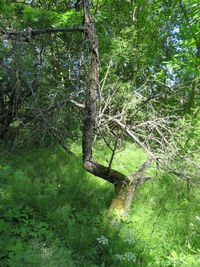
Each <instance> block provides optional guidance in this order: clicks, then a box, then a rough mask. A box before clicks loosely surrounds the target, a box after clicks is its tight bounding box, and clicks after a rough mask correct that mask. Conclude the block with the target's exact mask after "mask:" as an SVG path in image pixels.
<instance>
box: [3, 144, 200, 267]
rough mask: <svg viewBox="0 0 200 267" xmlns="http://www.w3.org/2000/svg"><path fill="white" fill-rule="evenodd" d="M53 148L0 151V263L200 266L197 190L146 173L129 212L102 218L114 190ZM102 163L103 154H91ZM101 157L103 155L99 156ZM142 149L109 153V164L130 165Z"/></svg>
mask: <svg viewBox="0 0 200 267" xmlns="http://www.w3.org/2000/svg"><path fill="white" fill-rule="evenodd" d="M73 152H74V153H75V156H68V155H67V154H66V153H65V152H64V151H63V150H62V149H61V148H58V147H55V146H54V147H40V148H38V147H36V146H31V147H27V148H23V149H21V150H19V151H17V152H15V153H12V154H8V151H7V150H6V148H5V147H4V148H2V149H1V151H0V266H2V267H4V266H9V267H22V266H30V267H47V266H48V267H56V266H58V267H65V266H66V267H70V266H86V267H95V266H96V267H97V266H101V267H103V266H104V267H105V266H107V267H115V266H119V267H120V266H122V267H123V266H124V267H129V266H144V267H146V266H147V267H148V266H153V267H154V266H155V267H162V266H163V267H164V266H178V267H179V266H181V267H183V266H185V267H199V266H200V190H197V189H195V188H192V189H191V193H190V196H188V191H187V186H186V183H185V181H182V180H180V179H177V178H176V177H173V176H171V175H169V174H166V173H164V172H161V171H158V170H155V169H153V168H152V169H151V170H149V171H150V172H151V174H152V175H153V178H152V179H151V180H149V181H148V182H146V183H144V184H143V185H142V186H140V188H139V189H138V191H137V193H136V197H135V199H134V201H133V205H132V208H131V210H130V213H129V215H128V216H127V218H125V219H121V220H118V219H117V218H115V219H109V218H108V217H107V212H108V207H109V205H110V203H111V199H112V195H113V192H114V190H113V189H114V188H113V186H112V185H111V184H109V183H108V182H106V181H103V180H101V179H99V178H97V177H94V176H92V175H90V174H88V173H87V172H86V171H85V170H84V169H83V168H82V162H81V147H80V146H79V145H74V147H73ZM94 154H95V157H96V158H98V160H100V161H101V162H102V163H105V162H106V161H109V153H108V151H105V149H103V148H101V146H100V145H98V146H97V147H96V150H95V151H94ZM107 155H108V156H107ZM144 159H145V154H144V153H142V152H141V150H139V149H137V148H136V147H135V146H134V145H131V144H129V143H128V144H127V145H126V148H125V149H124V150H123V151H122V152H120V153H118V154H117V155H116V158H115V160H114V163H113V166H112V167H113V168H116V169H117V170H119V171H122V172H124V173H126V174H129V173H130V172H132V171H134V170H137V168H138V167H139V166H140V164H141V163H142V162H143V160H144Z"/></svg>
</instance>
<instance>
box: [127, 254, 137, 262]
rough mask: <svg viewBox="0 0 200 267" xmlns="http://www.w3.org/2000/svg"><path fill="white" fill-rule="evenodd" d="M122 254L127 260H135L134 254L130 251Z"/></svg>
mask: <svg viewBox="0 0 200 267" xmlns="http://www.w3.org/2000/svg"><path fill="white" fill-rule="evenodd" d="M124 256H125V258H126V260H127V261H132V262H136V256H135V255H134V254H133V253H132V252H126V253H125V254H124Z"/></svg>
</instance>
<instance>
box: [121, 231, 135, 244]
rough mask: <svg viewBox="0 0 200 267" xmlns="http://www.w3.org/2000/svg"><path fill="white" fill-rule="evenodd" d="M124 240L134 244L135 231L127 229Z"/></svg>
mask: <svg viewBox="0 0 200 267" xmlns="http://www.w3.org/2000/svg"><path fill="white" fill-rule="evenodd" d="M124 241H125V242H127V243H128V244H129V245H131V244H134V242H135V239H134V235H133V233H131V232H130V231H125V235H124Z"/></svg>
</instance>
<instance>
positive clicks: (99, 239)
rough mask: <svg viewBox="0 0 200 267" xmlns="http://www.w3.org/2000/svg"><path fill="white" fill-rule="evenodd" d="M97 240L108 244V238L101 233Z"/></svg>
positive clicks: (102, 243)
mask: <svg viewBox="0 0 200 267" xmlns="http://www.w3.org/2000/svg"><path fill="white" fill-rule="evenodd" d="M97 242H98V243H99V244H101V245H104V246H107V245H108V239H107V238H106V237H105V236H103V235H101V236H100V237H98V238H97Z"/></svg>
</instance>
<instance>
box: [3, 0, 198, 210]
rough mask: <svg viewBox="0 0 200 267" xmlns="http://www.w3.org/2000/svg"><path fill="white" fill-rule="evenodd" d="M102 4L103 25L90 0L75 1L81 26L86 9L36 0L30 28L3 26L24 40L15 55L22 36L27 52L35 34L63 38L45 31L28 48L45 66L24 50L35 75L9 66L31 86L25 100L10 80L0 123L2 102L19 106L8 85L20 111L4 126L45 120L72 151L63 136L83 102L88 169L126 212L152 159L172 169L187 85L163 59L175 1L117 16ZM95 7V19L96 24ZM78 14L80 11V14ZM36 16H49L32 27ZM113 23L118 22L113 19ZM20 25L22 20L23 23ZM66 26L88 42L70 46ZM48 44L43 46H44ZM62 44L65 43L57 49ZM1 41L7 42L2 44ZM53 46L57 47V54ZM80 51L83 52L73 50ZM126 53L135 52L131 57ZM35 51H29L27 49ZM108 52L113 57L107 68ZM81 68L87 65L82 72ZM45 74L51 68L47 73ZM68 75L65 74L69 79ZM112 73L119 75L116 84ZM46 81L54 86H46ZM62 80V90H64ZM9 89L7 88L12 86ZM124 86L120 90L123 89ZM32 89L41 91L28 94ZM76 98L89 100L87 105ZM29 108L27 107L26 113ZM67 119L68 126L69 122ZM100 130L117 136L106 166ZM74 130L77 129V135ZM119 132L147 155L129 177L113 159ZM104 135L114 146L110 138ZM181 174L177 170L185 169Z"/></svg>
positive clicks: (7, 34)
mask: <svg viewBox="0 0 200 267" xmlns="http://www.w3.org/2000/svg"><path fill="white" fill-rule="evenodd" d="M97 3H98V2H97ZM99 4H101V5H102V10H103V11H102V14H103V15H104V16H105V17H106V19H107V20H108V23H107V24H105V25H103V27H102V21H101V19H100V20H99V21H98V16H97V13H98V6H96V7H94V8H92V9H91V7H90V2H89V0H82V1H78V2H77V4H75V6H77V7H79V8H77V9H78V10H80V6H81V5H82V6H83V17H84V19H83V22H84V25H83V26H79V25H80V24H78V26H77V22H78V23H80V21H81V20H80V17H81V16H80V14H81V11H80V12H79V13H78V14H77V15H76V14H75V13H73V14H72V13H70V15H69V16H68V14H67V15H66V14H64V15H62V16H57V14H56V13H55V12H54V10H55V6H54V4H52V6H51V5H49V6H48V7H46V4H45V2H44V3H43V2H38V3H37V1H36V2H34V3H31V6H32V7H35V5H36V6H37V5H38V7H42V9H41V10H40V9H39V10H37V11H35V10H34V11H33V10H32V9H31V8H30V7H28V8H27V9H26V12H27V14H28V15H29V16H27V27H30V28H29V29H27V30H23V31H22V30H19V31H15V30H7V29H2V30H1V34H2V36H3V38H4V40H6V41H7V40H8V39H9V40H14V43H17V44H18V45H19V48H18V51H17V54H18V55H19V54H20V51H21V50H20V49H21V44H22V43H23V45H24V43H26V45H27V46H26V49H27V50H26V51H28V47H30V46H29V43H30V41H32V39H33V38H35V39H36V38H37V36H44V35H45V36H51V35H50V34H54V33H58V34H59V35H58V37H55V36H54V38H51V37H49V38H42V37H41V38H40V41H41V40H42V42H41V46H40V45H38V43H37V42H36V45H35V47H33V50H31V51H34V53H35V57H34V60H35V61H36V62H40V63H41V61H42V62H45V63H42V65H41V67H39V68H34V69H31V68H30V66H29V62H30V61H31V59H29V60H28V57H27V55H24V56H25V58H26V64H24V65H25V66H28V69H29V71H30V72H31V73H35V74H36V77H34V78H33V77H28V76H27V74H26V75H24V71H25V70H24V69H22V70H20V71H19V68H18V65H16V64H14V63H13V66H14V67H15V70H16V66H17V71H15V72H14V70H12V71H11V74H13V73H17V77H16V76H15V77H14V78H13V81H15V80H17V82H18V84H19V81H20V85H21V84H22V83H23V80H24V79H23V77H26V78H27V80H26V79H25V82H24V87H23V88H26V89H24V91H23V94H24V92H27V95H26V94H25V100H26V101H25V102H24V98H22V99H23V101H21V100H18V98H16V96H18V94H17V92H18V91H16V90H14V91H12V89H11V87H10V90H9V92H7V91H2V92H3V94H1V106H2V109H1V110H2V114H1V124H2V125H3V124H4V121H5V120H4V116H5V114H6V112H5V109H6V108H5V105H6V104H8V103H10V107H8V108H7V110H11V109H12V107H13V105H14V104H13V102H11V101H8V102H7V101H5V99H6V98H7V97H8V98H9V97H11V95H12V94H11V92H14V98H15V99H17V100H18V102H17V103H18V105H17V108H16V109H15V110H16V112H15V113H12V116H13V118H12V121H8V120H7V121H8V125H6V127H4V128H6V129H7V131H8V130H9V128H10V125H11V124H12V122H13V121H16V118H17V119H20V120H19V121H20V122H22V125H23V126H24V125H28V127H30V124H31V123H30V122H34V123H35V124H36V125H38V127H37V129H40V130H41V125H44V126H45V127H44V128H43V132H44V133H48V134H49V133H50V132H51V133H52V134H53V136H54V137H56V138H57V140H58V141H59V142H60V143H61V145H62V146H63V147H64V148H65V149H66V150H68V148H66V145H65V144H66V142H65V140H64V139H65V138H64V139H63V135H64V133H65V134H66V132H67V133H68V132H69V135H68V134H67V136H69V137H70V138H71V139H72V140H73V138H74V134H72V136H70V132H71V133H72V132H73V133H74V132H75V131H74V128H75V125H76V123H77V121H78V122H79V125H81V122H80V120H79V114H80V113H79V111H77V110H74V109H73V105H75V106H78V107H81V108H84V116H83V127H82V128H83V130H82V150H83V166H84V168H85V169H86V170H87V171H88V172H90V173H92V174H93V175H96V176H98V177H101V178H103V179H105V180H107V181H109V182H111V183H112V184H113V185H114V186H115V195H114V197H113V200H112V204H111V210H112V209H118V210H122V211H123V212H125V213H127V211H128V209H129V207H130V205H131V203H132V200H133V197H134V195H135V192H136V190H137V188H138V186H139V185H140V184H142V183H144V182H145V181H147V180H149V179H150V178H151V177H146V176H145V174H144V173H145V170H146V169H147V168H148V167H149V166H150V165H151V163H152V161H153V160H155V161H157V163H159V162H161V161H162V165H163V167H166V166H167V167H166V169H168V165H169V164H170V163H171V162H173V160H174V158H175V157H176V155H177V154H179V152H180V151H181V149H180V148H179V145H178V144H177V139H178V138H179V135H178V131H177V129H179V130H180V131H184V127H185V125H181V124H180V119H181V117H180V109H182V108H183V104H182V102H181V101H179V100H180V99H181V97H182V92H180V86H179V85H178V86H177V85H176V84H175V85H174V84H173V83H174V80H173V79H174V77H173V75H172V74H171V73H169V71H168V70H167V67H166V64H164V63H163V58H164V59H166V60H167V61H168V62H169V60H170V59H171V58H173V55H174V50H173V48H172V46H173V41H172V40H171V39H170V38H172V37H173V35H174V27H176V24H175V22H174V20H173V19H174V18H173V19H172V20H171V21H170V23H166V20H167V19H166V18H167V14H168V13H167V12H168V8H171V10H172V9H173V8H174V4H172V5H168V4H165V3H164V4H163V3H162V2H161V1H158V2H154V1H153V2H150V3H148V5H147V3H146V1H144V2H143V1H139V2H137V1H136V2H133V1H127V2H126V4H125V5H124V6H123V13H122V15H121V16H122V18H123V19H121V20H118V18H117V17H116V15H115V14H110V13H109V12H108V10H107V7H108V6H109V5H110V1H104V2H101V1H100V2H99ZM113 5H114V8H116V10H118V9H119V8H121V5H119V2H118V1H114V2H113ZM175 6H176V7H177V3H175ZM23 8H24V7H23ZM64 8H65V7H63V5H61V6H60V7H59V9H60V10H61V11H62V10H63V9H64ZM67 8H69V7H67ZM91 10H92V12H91ZM171 12H172V11H171ZM91 13H93V14H94V18H96V19H97V21H96V24H95V23H94V19H93V18H92V15H91ZM20 14H21V13H20ZM75 16H77V18H76V19H75ZM44 17H45V20H44ZM63 17H64V20H65V21H66V22H67V26H66V25H64V26H63V24H62V23H63V20H62V19H60V18H63ZM144 18H146V20H147V22H145V23H144V21H143V19H144ZM38 21H39V22H40V23H41V25H42V23H44V24H45V26H46V28H44V27H42V28H41V29H38V28H36V27H34V28H32V27H31V26H35V24H37V23H39V22H38ZM71 21H72V22H71ZM74 21H75V22H76V23H75V24H73V23H74ZM148 21H150V22H148ZM69 22H71V24H72V26H70V27H68V23H69ZM110 22H111V23H112V24H111V25H112V26H113V29H112V28H111V27H110V26H109V23H110ZM34 23H35V24H34ZM49 25H53V26H54V28H53V27H52V26H51V27H49ZM55 25H56V26H55ZM74 25H75V26H74ZM95 25H96V26H97V28H98V29H99V30H100V29H101V30H100V32H101V34H102V35H105V36H107V37H106V38H100V43H101V45H100V49H102V50H103V48H104V50H106V49H107V50H108V51H104V56H105V60H104V65H103V67H102V68H103V71H102V74H101V75H102V78H103V79H102V82H101V81H100V79H101V78H100V77H101V76H100V59H99V42H98V37H97V33H96V28H95ZM17 26H18V27H19V26H20V25H17ZM57 26H62V27H57ZM21 27H22V26H21ZM120 27H121V28H122V29H120ZM119 29H120V30H119ZM147 29H148V30H147ZM163 29H166V31H167V36H166V35H165V34H163V33H162V30H163ZM67 32H70V33H72V32H79V33H81V34H82V33H84V37H85V41H86V42H83V40H82V38H80V39H78V37H73V38H77V39H74V40H73V45H74V46H75V48H74V50H73V45H68V42H69V43H70V40H69V38H68V37H67V35H65V33H67ZM160 35H161V37H160ZM73 36H75V35H73ZM144 36H145V38H144ZM152 36H155V40H157V41H155V42H153V44H152V43H151V40H152ZM171 36H172V37H171ZM101 39H102V40H101ZM36 40H37V39H36ZM58 43H59V45H58ZM83 43H86V44H87V47H84V48H83V49H82V44H83ZM112 43H114V44H116V46H115V45H114V47H113V46H112ZM158 44H159V45H158ZM106 45H108V48H106V49H105V47H106ZM44 46H45V49H46V51H44V50H45V49H44ZM61 46H62V49H61V48H60V47H61ZM3 47H4V48H5V45H3ZM54 47H57V51H56V54H55V49H54ZM163 48H164V49H163ZM177 49H178V48H177ZM75 50H76V51H78V52H77V53H76V52H75ZM11 51H12V49H11ZM66 52H67V60H68V64H67V72H66V71H65V64H64V60H66V58H65V53H66ZM30 53H31V52H30ZM49 54H50V56H49ZM109 54H111V55H112V58H109V56H108V55H109ZM129 56H131V60H130V59H129ZM30 58H32V57H31V56H30ZM44 58H45V61H44ZM78 58H83V61H84V62H86V63H87V64H86V63H85V65H87V67H86V68H87V71H86V69H81V68H82V64H81V63H80V61H79V60H78ZM152 58H153V60H152ZM14 59H15V58H14ZM108 59H109V60H110V63H109V65H108V68H107V70H106V65H107V64H108V61H109V60H108ZM4 60H5V59H4ZM12 62H14V60H13V61H12ZM7 65H9V66H10V65H12V64H10V62H7ZM39 65H40V64H39ZM73 66H75V67H73ZM14 67H13V68H14ZM63 70H64V71H65V75H64V74H63ZM81 70H83V73H82V74H81ZM19 73H21V75H19ZM47 73H49V74H51V75H48V76H47V75H46V74H47ZM86 73H87V74H86ZM110 74H112V75H110ZM4 76H6V73H4ZM46 76H47V77H46ZM66 76H67V79H66V78H65V77H66ZM77 76H78V77H79V79H78V82H77V84H76V85H74V82H73V77H77ZM84 76H85V84H86V90H85V91H86V92H85V94H84V93H83V84H81V85H80V83H81V79H80V77H82V78H84ZM174 76H175V75H174ZM19 77H20V78H19ZM44 77H45V78H44ZM4 80H5V78H4ZM31 80H36V81H37V83H36V84H34V86H33V84H31V86H32V87H33V88H30V85H29V83H27V81H29V82H30V81H31ZM115 80H117V83H116V81H115ZM167 80H168V82H167ZM178 81H180V79H178ZM170 83H171V84H170ZM8 84H9V82H8ZM47 86H49V87H50V88H48V90H47V92H46V91H45V89H46V87H47ZM60 87H61V88H62V89H63V91H61V90H60V89H59V88H60ZM7 88H9V87H8V86H7ZM65 88H69V90H68V91H67V92H65V91H64V89H65ZM119 88H120V90H118V89H119ZM195 88H196V87H195ZM58 91H59V94H58ZM60 91H61V92H62V93H60ZM196 91H197V90H196V89H195V92H196ZM19 92H20V94H21V93H22V91H20V90H19ZM63 92H64V93H63ZM192 92H193V91H192ZM33 93H34V94H35V95H37V97H35V96H34V97H33V98H31V97H32V96H33ZM195 94H196V93H195ZM3 95H5V96H3ZM33 99H34V100H33ZM62 99H64V102H63V103H62V106H61V105H60V103H61V102H60V101H62ZM77 100H78V101H84V100H85V104H83V103H82V102H78V101H77ZM184 101H185V97H184ZM25 103H27V104H25ZM190 106H191V105H190ZM192 106H193V104H192ZM63 107H64V108H63ZM27 110H28V111H29V112H28V114H29V115H28V116H27V112H26V111H27ZM59 110H60V111H61V112H59ZM72 111H74V112H73V116H72V115H71V114H70V112H72ZM16 114H17V115H16ZM63 114H64V115H63ZM69 114H70V115H69ZM52 118H53V119H52ZM65 121H67V125H65ZM60 125H61V126H60ZM68 125H69V127H67V126H68ZM32 126H33V123H32ZM176 127H177V128H176ZM174 129H176V131H174ZM101 132H102V133H103V134H104V133H105V134H106V136H107V137H108V138H110V139H111V141H112V143H113V147H111V150H112V151H111V158H110V162H109V164H108V166H104V165H102V164H100V163H98V162H96V161H95V160H94V159H93V153H92V151H93V140H94V138H95V136H96V135H98V133H101ZM4 133H5V132H4ZM4 133H3V134H2V136H3V135H4ZM76 134H77V132H76V133H75V136H76ZM183 135H184V134H183ZM121 136H128V138H131V139H132V140H133V141H134V142H135V143H137V144H138V145H139V146H140V147H142V149H144V150H145V152H146V153H147V154H148V156H149V158H148V159H147V160H146V161H145V162H144V163H143V164H142V165H141V167H140V168H139V170H138V171H137V172H135V173H131V174H130V175H129V176H126V175H124V174H123V173H120V172H118V171H116V170H113V169H112V161H113V158H114V155H115V152H116V148H117V145H118V141H119V140H120V139H121ZM184 137H185V135H184ZM104 139H105V138H104ZM105 142H106V143H107V144H108V146H110V145H109V143H108V142H107V141H106V140H105ZM174 173H175V172H174ZM176 173H177V172H176ZM178 174H179V175H180V173H178Z"/></svg>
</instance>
